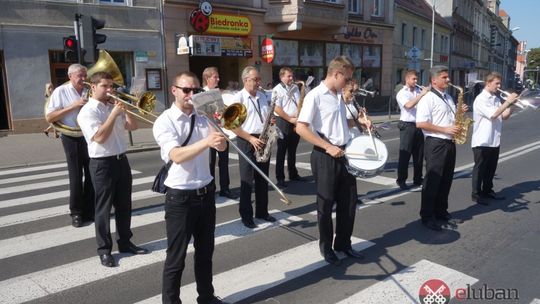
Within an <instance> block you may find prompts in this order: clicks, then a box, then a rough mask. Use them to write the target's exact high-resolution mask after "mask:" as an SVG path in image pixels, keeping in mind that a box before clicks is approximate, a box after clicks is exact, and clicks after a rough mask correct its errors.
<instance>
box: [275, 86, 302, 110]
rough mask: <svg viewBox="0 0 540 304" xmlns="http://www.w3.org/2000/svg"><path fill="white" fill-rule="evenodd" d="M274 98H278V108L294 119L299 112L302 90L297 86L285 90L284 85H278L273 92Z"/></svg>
mask: <svg viewBox="0 0 540 304" xmlns="http://www.w3.org/2000/svg"><path fill="white" fill-rule="evenodd" d="M272 98H276V106H278V107H280V108H281V109H283V112H285V113H287V115H289V116H291V117H294V116H296V114H297V112H298V102H299V100H300V90H299V89H298V86H297V85H296V84H294V83H293V84H291V85H290V86H289V87H287V88H285V87H284V85H283V83H280V84H278V85H277V86H275V87H274V89H273V90H272Z"/></svg>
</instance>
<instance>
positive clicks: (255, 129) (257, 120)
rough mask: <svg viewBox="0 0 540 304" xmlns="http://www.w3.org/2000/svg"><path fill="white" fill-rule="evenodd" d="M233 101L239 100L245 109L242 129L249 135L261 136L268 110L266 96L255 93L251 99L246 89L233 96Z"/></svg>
mask: <svg viewBox="0 0 540 304" xmlns="http://www.w3.org/2000/svg"><path fill="white" fill-rule="evenodd" d="M234 100H239V101H240V102H241V103H242V104H243V105H244V106H246V109H247V117H246V120H245V121H244V123H243V124H242V129H243V130H244V131H246V132H247V133H249V134H261V132H262V131H263V128H264V122H265V121H266V118H267V116H268V110H269V109H270V106H269V101H268V99H267V97H266V95H265V94H263V93H261V92H260V91H257V96H255V97H253V96H251V95H250V94H249V93H248V91H246V89H242V90H241V91H240V92H238V93H236V95H234Z"/></svg>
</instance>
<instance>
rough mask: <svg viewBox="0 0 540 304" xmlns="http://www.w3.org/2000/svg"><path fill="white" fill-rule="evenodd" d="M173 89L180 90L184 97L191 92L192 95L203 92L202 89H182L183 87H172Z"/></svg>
mask: <svg viewBox="0 0 540 304" xmlns="http://www.w3.org/2000/svg"><path fill="white" fill-rule="evenodd" d="M173 87H175V88H177V89H180V90H182V92H183V93H184V94H186V95H187V94H189V93H191V92H193V94H197V93H201V92H204V90H203V89H202V88H183V87H179V86H177V85H173Z"/></svg>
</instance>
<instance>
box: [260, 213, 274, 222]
mask: <svg viewBox="0 0 540 304" xmlns="http://www.w3.org/2000/svg"><path fill="white" fill-rule="evenodd" d="M257 218H258V219H261V220H263V221H267V222H270V223H273V222H275V221H276V218H275V217H273V216H271V215H270V214H269V215H267V216H264V217H257Z"/></svg>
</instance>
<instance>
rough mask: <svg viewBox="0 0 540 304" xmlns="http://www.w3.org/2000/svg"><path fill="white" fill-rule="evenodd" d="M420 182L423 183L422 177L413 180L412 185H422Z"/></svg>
mask: <svg viewBox="0 0 540 304" xmlns="http://www.w3.org/2000/svg"><path fill="white" fill-rule="evenodd" d="M422 183H424V180H423V179H420V180H415V181H414V182H413V185H415V186H422Z"/></svg>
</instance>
